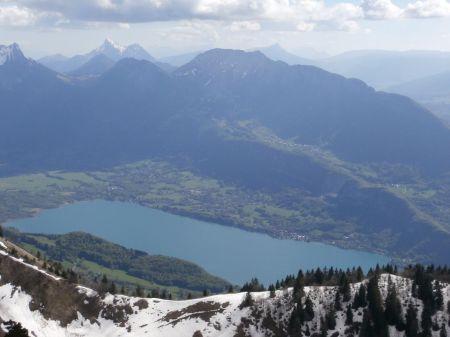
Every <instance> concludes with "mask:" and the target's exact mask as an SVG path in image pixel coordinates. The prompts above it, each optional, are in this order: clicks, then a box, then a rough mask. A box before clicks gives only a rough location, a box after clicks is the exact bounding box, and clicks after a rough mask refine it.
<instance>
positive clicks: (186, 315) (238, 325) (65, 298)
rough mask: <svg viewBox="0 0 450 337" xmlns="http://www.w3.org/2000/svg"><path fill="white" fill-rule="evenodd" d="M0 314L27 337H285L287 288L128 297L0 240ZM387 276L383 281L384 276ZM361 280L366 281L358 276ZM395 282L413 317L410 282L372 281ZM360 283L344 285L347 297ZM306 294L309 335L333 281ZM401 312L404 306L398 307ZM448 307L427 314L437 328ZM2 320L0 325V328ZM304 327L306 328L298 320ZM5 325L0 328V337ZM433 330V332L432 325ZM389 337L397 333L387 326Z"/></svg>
mask: <svg viewBox="0 0 450 337" xmlns="http://www.w3.org/2000/svg"><path fill="white" fill-rule="evenodd" d="M0 276H1V280H0V281H1V283H0V284H1V285H0V318H1V321H2V322H6V321H9V320H12V321H15V322H19V323H21V324H22V326H23V327H25V328H26V329H28V331H29V334H30V336H37V337H43V336H49V337H50V336H51V337H53V336H54V337H62V336H74V337H75V336H78V337H81V336H92V337H96V336H153V337H159V336H161V337H183V336H186V337H200V336H224V337H227V336H230V337H233V336H236V337H244V336H288V334H287V326H288V322H289V317H290V315H291V312H292V309H293V304H292V289H288V290H278V291H276V293H275V296H272V297H271V296H270V293H269V292H258V293H252V294H251V295H252V298H253V300H254V301H253V303H252V304H251V305H249V306H246V307H243V306H242V303H243V302H244V299H245V298H246V296H247V294H246V293H239V294H224V295H217V296H210V297H206V298H202V299H195V300H187V301H169V300H160V299H147V298H145V299H144V298H135V297H128V296H122V295H106V296H103V297H102V296H99V295H98V294H97V292H95V291H93V290H91V289H87V288H84V287H82V286H79V285H73V284H71V283H69V282H68V281H66V280H64V279H61V278H57V277H55V276H52V275H50V274H48V273H46V272H45V271H43V270H40V269H39V268H37V267H35V266H32V265H30V264H27V263H25V262H24V261H23V260H21V259H18V258H15V257H13V256H11V255H9V254H8V253H7V249H6V247H5V246H4V244H3V243H1V242H0ZM389 280H390V281H389ZM365 282H366V281H365ZM389 282H391V283H393V284H395V285H396V287H397V291H398V295H399V298H400V300H401V302H402V306H404V307H406V306H407V305H408V304H409V303H410V301H413V303H414V304H415V305H417V308H418V316H419V318H420V311H421V305H422V304H421V301H420V300H417V299H414V298H413V299H411V285H412V281H411V280H409V279H406V278H402V277H398V276H393V275H388V274H383V275H381V277H380V281H379V285H380V291H381V294H382V297H383V298H385V296H386V294H387V288H388V283H389ZM359 286H360V284H359V283H356V284H353V285H351V292H352V297H353V295H354V294H355V293H356V292H357V291H358V289H359ZM304 291H305V297H308V296H309V298H310V299H311V300H312V301H313V304H314V311H315V315H314V319H313V320H312V321H310V322H307V323H306V325H308V330H309V331H310V333H311V335H314V334H315V333H319V332H320V318H321V317H323V315H324V312H326V311H327V309H328V308H329V307H330V306H333V304H334V300H335V294H336V291H337V290H336V288H335V287H305V289H304ZM443 294H444V303H447V301H448V300H450V286H449V285H447V284H445V285H443ZM345 307H346V303H343V308H344V309H343V311H337V312H336V328H335V329H334V330H332V331H328V336H333V337H337V336H347V335H349V334H348V331H347V333H346V332H345V331H346V328H347V327H346V326H345V317H346V314H345ZM362 311H363V309H362V308H359V309H355V310H354V311H353V312H354V322H361V321H362V316H363V315H362ZM405 311H406V310H404V312H405ZM448 316H449V315H448V313H447V311H446V310H443V311H439V312H438V313H436V314H435V316H434V317H433V320H434V321H436V322H437V323H438V324H439V326H441V325H442V323H444V324H445V326H446V329H447V333H450V328H449V326H448V320H449V317H448ZM3 327H4V326H3V325H2V328H3ZM305 327H306V326H305ZM2 335H4V331H1V332H0V336H2ZM433 335H434V336H440V331H433ZM390 336H404V332H398V331H396V330H395V328H394V327H390Z"/></svg>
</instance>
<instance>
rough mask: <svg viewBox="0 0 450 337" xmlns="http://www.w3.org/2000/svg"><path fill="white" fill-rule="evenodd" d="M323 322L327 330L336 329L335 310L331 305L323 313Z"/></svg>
mask: <svg viewBox="0 0 450 337" xmlns="http://www.w3.org/2000/svg"><path fill="white" fill-rule="evenodd" d="M325 322H326V325H327V329H328V330H334V329H336V311H335V310H334V308H333V307H331V308H330V309H329V310H328V311H327V313H326V314H325Z"/></svg>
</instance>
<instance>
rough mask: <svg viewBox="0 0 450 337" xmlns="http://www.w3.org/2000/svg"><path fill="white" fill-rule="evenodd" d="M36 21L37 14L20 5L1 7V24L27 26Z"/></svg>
mask: <svg viewBox="0 0 450 337" xmlns="http://www.w3.org/2000/svg"><path fill="white" fill-rule="evenodd" d="M35 22H36V16H35V15H34V13H32V12H31V11H30V10H28V9H26V8H20V7H18V6H15V5H13V6H2V7H0V26H11V27H26V26H31V25H33V24H34V23H35Z"/></svg>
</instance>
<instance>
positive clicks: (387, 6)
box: [361, 0, 403, 20]
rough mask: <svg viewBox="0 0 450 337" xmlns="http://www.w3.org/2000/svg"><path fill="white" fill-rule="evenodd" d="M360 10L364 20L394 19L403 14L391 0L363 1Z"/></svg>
mask: <svg viewBox="0 0 450 337" xmlns="http://www.w3.org/2000/svg"><path fill="white" fill-rule="evenodd" d="M361 8H362V10H363V12H364V16H365V18H367V19H373V20H385V19H396V18H399V17H401V16H402V14H403V11H402V9H401V8H400V7H398V6H397V5H395V4H394V3H393V2H392V1H391V0H364V1H363V3H362V5H361Z"/></svg>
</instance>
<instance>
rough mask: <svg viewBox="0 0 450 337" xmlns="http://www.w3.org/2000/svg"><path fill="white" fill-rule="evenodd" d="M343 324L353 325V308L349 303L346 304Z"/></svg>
mask: <svg viewBox="0 0 450 337" xmlns="http://www.w3.org/2000/svg"><path fill="white" fill-rule="evenodd" d="M345 325H347V326H352V325H353V310H352V307H351V305H350V304H349V305H347V310H346V312H345Z"/></svg>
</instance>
